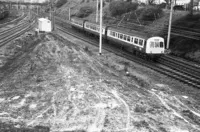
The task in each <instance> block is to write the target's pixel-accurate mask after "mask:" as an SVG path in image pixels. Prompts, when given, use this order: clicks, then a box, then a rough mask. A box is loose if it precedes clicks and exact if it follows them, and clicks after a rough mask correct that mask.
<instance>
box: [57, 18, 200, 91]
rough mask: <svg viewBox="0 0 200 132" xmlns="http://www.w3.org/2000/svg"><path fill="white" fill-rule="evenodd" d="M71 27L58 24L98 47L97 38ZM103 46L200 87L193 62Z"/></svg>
mask: <svg viewBox="0 0 200 132" xmlns="http://www.w3.org/2000/svg"><path fill="white" fill-rule="evenodd" d="M57 23H58V22H57ZM58 25H63V24H61V23H60V24H58ZM69 27H70V26H69V25H66V26H65V27H63V26H58V27H57V29H58V30H60V31H62V32H64V33H67V34H69V35H72V36H74V37H76V38H79V39H81V40H83V41H85V42H87V43H90V44H92V45H95V46H97V47H98V46H99V45H98V42H97V41H96V40H93V41H92V40H91V39H90V40H88V38H86V36H83V34H81V33H77V32H75V31H73V30H72V29H70V28H69ZM103 48H104V49H105V50H107V51H110V52H112V53H115V54H116V55H118V56H121V57H125V58H126V59H128V60H131V61H133V62H136V63H139V64H141V65H143V66H145V67H148V68H150V69H153V70H155V71H157V72H159V73H162V74H164V75H167V76H169V77H171V78H174V79H176V80H178V81H180V82H183V83H185V84H188V85H189V86H193V87H195V88H200V76H199V75H200V71H199V69H198V68H197V67H196V66H192V65H191V64H188V63H187V62H185V61H177V59H172V58H173V57H171V56H165V57H162V58H161V59H160V60H159V63H154V62H150V61H146V60H144V59H142V58H138V57H137V56H134V55H132V54H131V53H127V52H125V51H122V50H120V49H119V48H116V47H113V46H111V45H107V44H106V45H105V44H104V46H103ZM186 64H188V65H186Z"/></svg>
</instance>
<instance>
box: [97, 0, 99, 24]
mask: <svg viewBox="0 0 200 132" xmlns="http://www.w3.org/2000/svg"><path fill="white" fill-rule="evenodd" d="M98 7H99V0H97V9H96V23H97V22H98V16H99V15H98V11H99V9H98Z"/></svg>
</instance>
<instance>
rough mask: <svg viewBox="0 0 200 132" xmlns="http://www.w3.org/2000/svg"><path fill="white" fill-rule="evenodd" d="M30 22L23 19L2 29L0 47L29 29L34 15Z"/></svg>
mask: <svg viewBox="0 0 200 132" xmlns="http://www.w3.org/2000/svg"><path fill="white" fill-rule="evenodd" d="M31 21H32V22H31V23H29V22H27V21H25V22H22V23H20V24H18V25H17V26H15V27H13V28H10V29H8V30H4V31H1V32H0V47H2V46H3V45H5V44H7V43H8V42H10V41H11V40H12V39H14V38H16V37H18V36H20V35H22V34H24V33H25V32H27V31H28V30H30V29H31V28H32V26H33V24H34V23H35V22H33V21H34V17H33V18H32V19H31Z"/></svg>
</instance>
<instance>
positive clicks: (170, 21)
mask: <svg viewBox="0 0 200 132" xmlns="http://www.w3.org/2000/svg"><path fill="white" fill-rule="evenodd" d="M173 5H174V4H173V1H171V9H170V17H169V27H168V36H167V47H166V48H167V49H169V42H170V34H171V25H172V11H173Z"/></svg>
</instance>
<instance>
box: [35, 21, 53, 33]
mask: <svg viewBox="0 0 200 132" xmlns="http://www.w3.org/2000/svg"><path fill="white" fill-rule="evenodd" d="M38 29H39V31H43V32H51V31H52V27H51V21H50V20H48V19H46V18H39V19H38Z"/></svg>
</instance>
